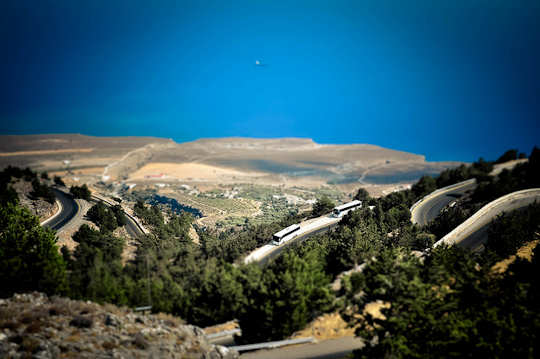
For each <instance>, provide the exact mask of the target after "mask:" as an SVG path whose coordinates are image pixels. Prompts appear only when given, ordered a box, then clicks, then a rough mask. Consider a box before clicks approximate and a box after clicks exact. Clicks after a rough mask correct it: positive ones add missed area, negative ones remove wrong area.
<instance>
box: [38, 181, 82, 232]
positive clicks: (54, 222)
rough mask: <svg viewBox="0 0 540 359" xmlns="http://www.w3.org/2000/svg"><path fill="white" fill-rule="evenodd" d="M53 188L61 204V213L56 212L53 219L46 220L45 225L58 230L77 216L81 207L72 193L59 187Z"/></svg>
mask: <svg viewBox="0 0 540 359" xmlns="http://www.w3.org/2000/svg"><path fill="white" fill-rule="evenodd" d="M52 190H53V192H54V195H55V196H56V199H57V200H58V202H59V204H60V210H59V213H57V214H55V215H54V216H53V217H51V219H49V220H47V221H45V222H44V223H43V226H45V227H49V228H51V229H54V230H56V231H58V230H60V229H61V228H62V227H63V226H65V225H66V224H67V223H68V222H69V221H70V220H71V219H72V218H73V217H75V215H76V214H77V212H78V211H79V210H80V207H79V204H78V203H77V202H76V201H75V200H74V199H73V197H71V195H69V194H67V193H65V192H64V191H61V190H59V189H57V188H52Z"/></svg>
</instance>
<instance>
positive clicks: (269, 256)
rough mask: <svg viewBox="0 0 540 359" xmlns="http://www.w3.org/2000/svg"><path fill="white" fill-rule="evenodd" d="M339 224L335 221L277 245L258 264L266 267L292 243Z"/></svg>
mask: <svg viewBox="0 0 540 359" xmlns="http://www.w3.org/2000/svg"><path fill="white" fill-rule="evenodd" d="M336 225H337V223H334V224H332V225H329V226H327V227H323V228H319V229H317V230H314V231H312V232H309V233H306V234H304V235H301V236H298V237H296V238H293V239H291V240H290V241H288V242H286V243H284V244H282V245H281V246H279V247H277V246H276V249H275V250H273V251H272V252H269V253H268V254H267V255H266V256H264V257H262V258H261V259H260V260H259V261H258V264H259V265H260V266H261V267H264V266H265V265H267V264H268V262H270V261H271V260H273V259H275V258H277V257H279V255H280V254H281V252H283V250H285V249H286V248H288V247H290V246H291V245H292V244H294V243H300V242H302V241H304V240H306V239H308V238H309V237H312V236H314V235H316V234H320V233H324V232H327V231H328V230H330V229H332V228H334V227H335V226H336Z"/></svg>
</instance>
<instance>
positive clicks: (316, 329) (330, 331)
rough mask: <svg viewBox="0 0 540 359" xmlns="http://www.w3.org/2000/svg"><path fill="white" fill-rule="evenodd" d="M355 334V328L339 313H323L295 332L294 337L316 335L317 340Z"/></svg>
mask: <svg viewBox="0 0 540 359" xmlns="http://www.w3.org/2000/svg"><path fill="white" fill-rule="evenodd" d="M350 336H354V328H350V327H348V326H347V322H345V321H344V320H343V318H341V316H340V315H339V314H338V313H329V314H324V315H321V316H320V317H318V318H316V319H315V320H314V321H312V322H311V323H309V325H308V326H307V327H306V328H304V329H302V330H300V331H298V332H296V333H294V334H293V336H292V337H293V338H306V337H314V338H315V339H317V340H324V339H331V338H341V337H350Z"/></svg>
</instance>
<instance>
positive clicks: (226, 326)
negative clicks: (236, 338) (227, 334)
mask: <svg viewBox="0 0 540 359" xmlns="http://www.w3.org/2000/svg"><path fill="white" fill-rule="evenodd" d="M238 328H240V325H239V324H238V322H237V321H236V320H231V321H229V322H226V323H222V324H217V325H212V326H211V327H206V328H203V330H204V332H205V333H206V334H214V333H219V332H223V331H225V330H233V329H238Z"/></svg>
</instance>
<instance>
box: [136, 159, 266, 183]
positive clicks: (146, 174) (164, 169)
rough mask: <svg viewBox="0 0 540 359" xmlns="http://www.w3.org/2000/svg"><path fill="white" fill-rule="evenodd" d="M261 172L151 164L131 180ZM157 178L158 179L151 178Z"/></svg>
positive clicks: (199, 177)
mask: <svg viewBox="0 0 540 359" xmlns="http://www.w3.org/2000/svg"><path fill="white" fill-rule="evenodd" d="M263 175H264V173H260V172H247V171H237V170H233V169H230V168H224V167H217V166H210V165H205V164H200V163H162V162H155V163H149V164H147V165H145V166H143V167H142V168H140V169H139V170H137V171H135V172H134V173H132V174H131V176H130V180H140V179H148V178H150V179H155V180H157V181H159V180H160V179H163V178H165V176H166V177H167V178H170V177H172V178H175V179H181V180H190V179H191V180H192V179H199V180H218V179H220V178H222V177H258V176H263ZM151 176H157V177H151Z"/></svg>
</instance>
